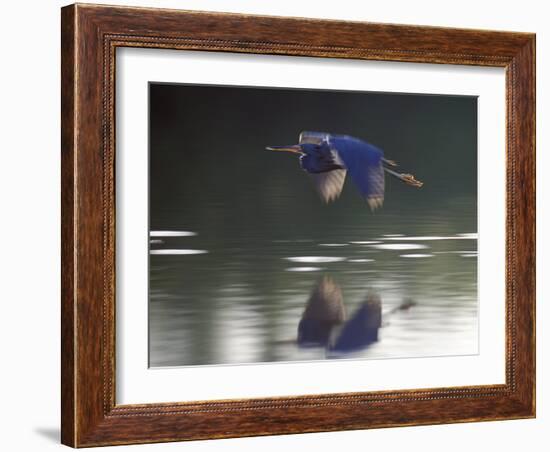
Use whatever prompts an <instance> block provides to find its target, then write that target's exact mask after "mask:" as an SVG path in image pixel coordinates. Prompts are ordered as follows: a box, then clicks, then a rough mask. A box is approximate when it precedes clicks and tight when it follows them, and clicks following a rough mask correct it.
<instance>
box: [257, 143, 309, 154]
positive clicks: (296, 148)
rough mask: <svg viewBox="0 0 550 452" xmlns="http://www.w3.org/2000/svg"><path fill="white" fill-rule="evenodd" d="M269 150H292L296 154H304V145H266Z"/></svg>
mask: <svg viewBox="0 0 550 452" xmlns="http://www.w3.org/2000/svg"><path fill="white" fill-rule="evenodd" d="M266 150H268V151H282V152H292V153H294V154H303V153H304V151H302V147H301V146H300V145H299V144H294V145H291V146H268V147H266Z"/></svg>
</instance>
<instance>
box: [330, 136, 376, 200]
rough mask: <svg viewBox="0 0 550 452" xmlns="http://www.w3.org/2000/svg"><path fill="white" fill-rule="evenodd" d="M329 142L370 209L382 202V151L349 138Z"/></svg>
mask: <svg viewBox="0 0 550 452" xmlns="http://www.w3.org/2000/svg"><path fill="white" fill-rule="evenodd" d="M331 144H333V146H334V147H335V149H336V152H337V153H338V156H339V158H340V160H341V161H342V162H343V164H344V166H345V167H346V168H347V170H348V171H349V174H350V176H351V179H352V180H353V182H354V183H355V185H357V188H358V189H359V191H360V192H361V194H362V195H363V196H364V197H365V199H366V200H367V203H368V204H369V207H370V208H371V209H372V210H375V209H377V208H378V207H380V206H382V203H383V202H384V167H383V165H382V157H383V153H382V151H380V150H379V149H378V148H376V147H374V146H372V145H370V144H368V143H365V142H362V141H361V142H359V141H358V140H357V141H355V140H354V141H349V140H335V142H334V143H333V142H332V141H331Z"/></svg>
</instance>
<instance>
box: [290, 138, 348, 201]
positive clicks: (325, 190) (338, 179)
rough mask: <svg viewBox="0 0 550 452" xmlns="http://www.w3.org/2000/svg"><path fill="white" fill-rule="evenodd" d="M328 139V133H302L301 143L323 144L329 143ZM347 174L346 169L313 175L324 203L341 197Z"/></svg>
mask: <svg viewBox="0 0 550 452" xmlns="http://www.w3.org/2000/svg"><path fill="white" fill-rule="evenodd" d="M328 139H329V134H328V133H325V132H309V131H304V132H302V133H300V138H299V143H300V144H304V143H311V144H321V143H322V142H323V141H328ZM346 173H347V171H346V170H345V169H337V170H333V171H327V172H325V173H312V174H311V177H312V179H313V183H314V184H315V188H316V189H317V192H318V193H319V196H320V197H321V199H322V200H323V201H324V202H330V201H334V200H335V199H336V198H338V197H339V196H340V193H342V189H343V188H344V182H345V181H346Z"/></svg>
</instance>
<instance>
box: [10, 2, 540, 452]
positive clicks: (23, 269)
mask: <svg viewBox="0 0 550 452" xmlns="http://www.w3.org/2000/svg"><path fill="white" fill-rule="evenodd" d="M115 1H116V3H118V4H124V5H135V6H157V7H168V8H182V9H202V10H213V11H231V12H242V13H256V14H271V15H281V16H305V17H319V18H333V19H351V20H365V21H378V22H394V23H409V24H423V25H441V26H455V27H468V28H486V29H499V30H514V31H530V32H536V33H537V59H538V61H537V66H538V69H537V80H538V86H537V90H538V93H537V104H538V108H537V132H538V137H537V138H538V139H537V146H538V159H537V160H538V168H539V171H538V174H539V178H538V184H537V189H538V201H537V207H538V221H537V229H538V231H539V235H538V244H539V246H538V256H539V258H538V259H537V263H538V275H539V276H543V277H540V278H539V281H538V288H537V296H538V303H537V305H538V306H537V317H538V321H537V335H538V338H537V340H538V353H537V355H538V356H537V358H538V361H537V362H538V366H537V367H538V372H537V377H538V397H537V403H538V410H537V411H538V414H537V419H535V420H523V421H505V422H488V423H476V424H460V425H458V424H455V425H445V426H429V427H406V428H397V429H383V430H369V431H353V432H339V433H319V434H307V435H291V436H277V437H263V438H244V439H231V440H221V441H202V442H192V443H173V444H157V445H144V446H130V447H131V448H128V447H118V448H117V449H115V450H117V451H118V450H120V451H123V450H143V451H145V450H156V451H170V450H176V449H179V450H187V451H214V450H216V451H237V450H238V451H243V452H246V451H256V450H258V449H261V450H263V451H266V452H267V451H279V450H282V449H283V450H284V449H287V450H299V449H303V448H307V449H316V450H319V449H321V450H346V451H354V450H361V451H363V450H382V449H385V450H400V449H401V450H403V449H406V450H407V452H414V451H422V452H429V451H441V450H445V451H446V452H453V451H460V452H463V451H464V450H468V449H474V450H484V449H493V450H498V451H499V452H507V451H514V452H515V451H517V450H520V449H526V450H531V451H535V452H536V451H543V450H547V447H548V446H547V444H543V432H545V430H549V429H550V413H549V409H548V405H549V396H548V394H550V392H549V391H548V390H547V385H548V384H550V383H549V380H548V374H547V373H546V372H545V371H546V369H547V367H548V360H549V354H548V353H547V352H546V348H547V345H548V341H549V340H550V339H548V338H549V337H550V336H549V335H548V334H546V333H545V331H544V329H545V328H547V326H546V322H547V320H548V314H549V312H550V310H549V309H548V307H545V298H546V301H548V296H549V286H548V278H544V275H545V273H546V272H547V269H548V264H547V262H546V260H545V259H544V253H545V251H548V245H549V241H548V239H547V238H546V235H545V232H544V231H547V230H548V229H549V227H550V224H549V223H550V219H549V215H548V210H547V209H544V207H545V205H547V203H548V199H550V193H549V191H550V190H549V186H550V183H549V181H548V179H546V180H544V176H545V174H544V168H546V167H547V166H548V165H549V164H550V157H549V155H548V153H547V152H544V151H545V149H547V147H548V141H549V138H550V133H549V132H548V128H544V127H543V124H548V123H549V121H550V115H549V101H550V92H549V89H550V82H549V80H550V64H549V62H548V55H550V30H548V27H547V24H548V19H550V14H549V13H547V12H546V7H545V3H546V2H541V1H535V0H523V1H521V2H519V1H517V0H516V1H514V2H512V1H508V0H506V1H505V0H500V1H486V2H481V1H479V0H476V1H472V0H462V1H460V2H449V3H446V2H441V1H424V0H416V1H407V0H400V1H392V0H387V1H385V2H358V1H356V0H355V1H354V0H338V1H321V0H318V1H306V0H278V1H276V2H262V1H259V0H202V1H199V0H186V1H176V0H161V1H156V2H154V1H153V0H145V1H144V0H113V2H115ZM94 3H96V2H94ZM62 5H64V2H60V1H57V0H56V1H51V0H48V1H39V0H27V1H24V2H22V1H21V2H16V1H12V2H4V4H3V5H2V13H1V14H2V16H1V17H2V19H3V20H2V26H1V27H0V33H1V39H0V45H1V47H2V49H1V54H0V55H1V57H2V67H1V70H0V81H1V84H0V93H1V94H0V115H1V116H0V131H1V135H0V136H1V141H0V142H1V143H2V147H1V152H2V158H4V164H2V165H1V167H0V188H1V191H0V193H1V206H2V210H1V211H2V218H3V221H0V238H1V240H2V244H3V247H2V248H1V249H0V267H1V268H0V275H1V277H0V278H1V279H0V281H2V284H1V286H0V287H1V288H2V291H1V292H0V300H1V302H2V308H3V309H2V311H1V312H2V314H3V315H2V316H1V318H0V322H1V327H0V335H1V339H0V344H1V350H2V361H1V369H2V372H1V373H0V418H1V419H0V425H1V426H2V429H1V431H2V435H1V436H0V442H1V443H0V444H2V445H1V448H2V449H3V450H7V451H19V450H28V451H47V450H61V449H62V447H63V446H61V445H59V417H60V412H59V404H60V402H59V399H60V395H59V392H60V391H59V367H60V364H59V363H60V354H59V348H60V344H59V343H60V340H59V329H60V327H59V318H60V303H59V292H60V285H59V280H60V258H59V249H60V240H59V235H60V232H59V231H60V225H59V216H60V212H59V205H60V203H59V198H60V194H59V192H60V181H59V177H60V171H59V167H60V158H59V135H60V131H59V128H60V125H59V116H60V107H59V105H60V103H59V85H60V81H59V78H60V75H59V73H60V71H59V64H60V62H59V53H60V52H59V47H60V42H59V26H60V13H59V8H60V7H61V6H62ZM545 355H546V356H545ZM545 380H546V381H545ZM546 443H547V441H546Z"/></svg>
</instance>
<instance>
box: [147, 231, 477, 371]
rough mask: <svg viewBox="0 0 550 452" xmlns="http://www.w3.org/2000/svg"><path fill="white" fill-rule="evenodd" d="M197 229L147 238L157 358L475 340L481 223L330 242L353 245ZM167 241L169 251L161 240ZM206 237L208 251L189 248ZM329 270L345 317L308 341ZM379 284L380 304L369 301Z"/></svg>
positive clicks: (228, 358)
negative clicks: (314, 301)
mask: <svg viewBox="0 0 550 452" xmlns="http://www.w3.org/2000/svg"><path fill="white" fill-rule="evenodd" d="M197 232H198V234H196V235H187V236H185V237H182V236H171V237H170V236H163V237H164V240H165V243H164V244H152V245H151V258H150V365H151V366H153V367H155V366H178V365H201V364H229V363H234V364H237V363H254V362H272V361H296V360H300V361H301V360H318V359H327V358H329V359H331V358H399V357H421V356H442V355H460V354H475V353H477V351H478V349H477V341H478V334H477V283H476V281H477V276H476V274H477V259H472V258H475V257H477V252H476V251H475V249H476V248H477V239H476V237H477V236H476V235H475V234H472V233H469V232H465V231H456V232H455V233H453V234H452V235H449V234H448V231H447V232H446V233H445V234H442V235H441V236H435V235H425V236H423V237H424V238H423V237H422V236H416V235H399V236H397V234H396V235H392V236H388V235H386V236H384V235H382V234H376V235H375V234H373V235H372V237H371V236H367V237H357V236H350V237H339V238H338V239H339V241H334V244H336V243H338V244H340V243H342V242H344V241H345V243H346V244H348V245H349V246H346V247H342V246H333V247H331V246H324V247H323V248H320V247H319V245H323V244H324V245H327V244H329V243H332V242H327V241H326V237H325V240H315V239H305V238H302V237H298V238H297V239H284V240H283V239H280V240H279V239H276V240H262V241H260V240H258V241H249V242H246V243H245V242H243V241H242V239H239V240H235V241H234V242H232V241H226V243H224V246H221V247H220V246H219V245H218V247H217V248H215V249H208V246H207V245H208V242H207V241H206V240H205V241H202V240H201V231H197ZM432 232H433V233H437V232H441V231H437V230H434V231H432ZM459 234H460V235H459ZM413 237H414V240H408V239H409V238H413ZM433 237H438V239H437V240H435V239H433ZM334 238H335V237H333V239H334ZM375 239H376V240H375ZM394 239H399V242H401V241H403V242H404V243H396V242H397V240H394ZM388 242H389V243H388ZM163 247H165V249H166V250H167V252H166V253H165V254H161V253H162V252H159V251H157V250H159V249H163ZM202 248H204V250H203V251H205V253H203V254H194V255H193V254H192V253H190V251H192V250H196V251H200V250H201V249H202ZM178 249H180V250H181V251H182V253H181V254H179V255H178V254H176V253H174V252H173V251H174V250H178ZM417 249H421V250H422V252H421V253H414V252H413V253H406V251H405V253H403V250H417ZM206 251H208V253H206ZM320 251H322V252H320ZM465 257H470V258H468V259H466V258H465ZM289 263H294V264H297V265H295V266H291V267H289V265H288V264H289ZM300 264H304V265H300ZM315 264H317V265H315ZM319 264H321V266H318V265H319ZM327 278H329V279H330V280H331V281H332V282H333V284H334V285H335V286H337V287H338V288H339V289H338V290H339V291H340V292H341V298H342V302H341V303H342V309H345V311H346V312H347V319H346V321H341V322H336V323H335V324H334V325H332V326H331V327H330V328H329V329H328V332H327V333H326V341H324V340H323V341H320V342H318V343H315V341H313V343H309V344H307V345H305V346H304V343H303V342H304V341H301V340H300V325H303V318H304V316H305V312H306V311H307V310H306V306H308V303H309V302H310V300H311V297H312V293H314V292H315V290H316V288H317V289H318V287H319V284H320V281H323V280H326V279H327ZM369 294H370V295H369ZM373 294H375V296H376V297H379V298H378V299H379V301H378V308H376V309H374V311H373V308H372V306H371V308H366V307H365V306H367V304H368V303H367V301H368V300H369V296H370V297H371V299H372V296H374V295H373ZM371 301H372V300H371ZM371 304H372V303H371ZM404 306H405V307H404ZM369 309H370V310H369ZM377 309H379V311H380V322H379V323H380V324H379V326H378V328H376V334H374V332H373V330H372V325H371V324H372V322H375V323H376V318H377V317H376V316H377V315H378V314H376V312H378V311H377ZM373 312H374V314H373ZM373 318H374V320H373ZM329 323H330V322H329ZM367 324H368V325H370V326H369V327H368V328H367V327H366V326H365V325H367ZM314 327H315V325H314ZM309 328H310V330H311V328H312V327H311V325H309ZM315 328H316V327H315ZM315 328H314V331H316V330H315ZM369 328H370V329H369ZM323 334H324V333H323ZM321 336H323V335H321ZM323 337H324V336H323Z"/></svg>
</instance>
